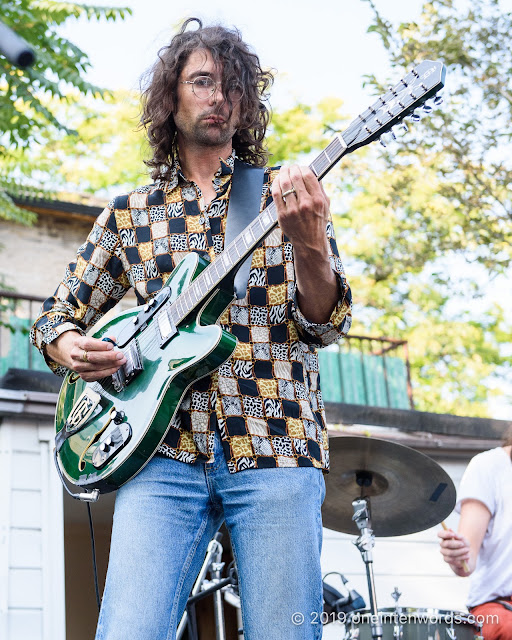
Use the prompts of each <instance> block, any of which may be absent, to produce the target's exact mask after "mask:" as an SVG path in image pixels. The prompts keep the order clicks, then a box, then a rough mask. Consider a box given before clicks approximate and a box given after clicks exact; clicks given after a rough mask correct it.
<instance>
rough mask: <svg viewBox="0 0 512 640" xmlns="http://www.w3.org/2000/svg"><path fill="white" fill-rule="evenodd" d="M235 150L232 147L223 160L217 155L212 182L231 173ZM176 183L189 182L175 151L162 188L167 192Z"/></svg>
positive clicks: (216, 181)
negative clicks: (217, 160) (216, 167)
mask: <svg viewBox="0 0 512 640" xmlns="http://www.w3.org/2000/svg"><path fill="white" fill-rule="evenodd" d="M235 157H236V153H235V150H234V149H232V150H231V153H230V154H229V156H228V157H227V158H226V160H224V158H221V157H219V168H218V169H217V171H216V172H215V176H214V178H213V180H214V184H218V183H219V179H220V178H222V177H223V176H229V175H232V174H233V169H234V166H235ZM178 184H190V180H188V178H186V177H185V175H184V174H183V171H182V169H181V165H180V161H179V157H178V154H177V153H176V155H175V158H174V161H173V163H172V166H171V172H170V177H169V179H168V180H166V181H164V183H163V185H162V186H163V188H164V191H166V192H169V191H172V190H173V189H175V188H176V187H177V186H178Z"/></svg>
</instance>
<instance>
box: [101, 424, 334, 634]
mask: <svg viewBox="0 0 512 640" xmlns="http://www.w3.org/2000/svg"><path fill="white" fill-rule="evenodd" d="M214 453H215V460H214V461H213V462H208V463H204V462H196V463H194V464H187V463H184V462H178V461H176V460H171V459H168V458H163V457H155V458H153V459H152V460H151V461H150V462H149V463H148V464H147V466H146V467H145V468H144V469H143V470H142V471H141V472H140V473H139V474H138V475H137V476H136V477H135V478H133V479H132V480H130V482H128V483H127V484H126V485H124V486H123V487H121V489H119V491H118V494H117V497H116V507H115V513H114V525H113V529H112V541H111V548H110V559H109V566H108V573H107V581H106V585H105V592H104V595H103V602H102V606H101V613H100V618H99V622H98V629H97V632H96V640H174V639H175V635H176V628H177V625H178V622H179V620H180V618H181V615H182V613H183V611H184V609H185V605H186V601H187V598H188V595H189V593H190V590H191V588H192V586H193V583H194V581H195V579H196V576H197V574H198V573H199V569H200V568H201V565H202V563H203V560H204V556H205V553H206V548H207V546H208V543H209V541H210V539H211V538H212V537H213V535H214V534H215V532H216V531H217V529H218V527H219V526H220V525H221V523H222V521H223V520H225V521H226V526H227V528H228V530H229V534H230V537H231V542H232V547H233V553H234V556H235V560H236V563H237V567H238V574H239V589H240V601H241V607H242V620H243V626H244V639H245V640H263V639H265V640H267V639H268V640H313V639H315V640H316V639H318V638H321V636H322V625H321V624H320V612H321V611H322V605H323V600H322V578H321V568H320V551H321V545H322V522H321V513H320V507H321V504H322V501H323V499H324V494H325V485H324V480H323V475H322V472H321V471H320V470H319V469H315V468H313V467H302V468H278V469H250V470H246V471H241V472H238V473H236V474H230V473H229V471H228V468H227V464H226V461H225V458H224V454H223V452H222V447H221V442H220V437H219V434H218V433H216V442H215V451H214ZM294 614H295V615H294Z"/></svg>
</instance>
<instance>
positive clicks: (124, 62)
mask: <svg viewBox="0 0 512 640" xmlns="http://www.w3.org/2000/svg"><path fill="white" fill-rule="evenodd" d="M375 2H376V5H377V7H378V9H379V11H380V12H381V14H382V15H383V16H385V17H386V18H388V19H390V20H391V21H393V22H401V21H409V20H414V19H417V18H418V16H419V15H420V9H421V5H422V3H421V2H420V0H408V2H404V1H403V0H375ZM91 4H92V3H91ZM93 4H95V5H98V4H100V5H109V4H113V5H118V6H119V5H121V4H122V3H120V2H116V1H115V0H111V2H105V1H104V0H95V2H94V3H93ZM126 6H129V7H131V8H132V10H133V15H132V16H129V17H127V18H126V19H125V20H124V21H116V22H108V23H107V22H104V23H100V24H98V23H97V22H96V21H95V20H94V21H92V22H90V23H88V22H87V21H85V20H80V21H79V22H76V21H70V22H69V24H67V25H66V26H65V27H64V29H62V34H63V35H65V36H66V37H68V38H69V39H70V40H71V41H72V42H74V43H75V44H77V45H78V46H80V47H81V48H82V49H83V50H84V51H85V52H86V53H87V54H88V55H89V57H90V60H91V62H92V65H93V67H92V70H91V71H90V72H89V74H88V79H89V80H90V81H91V82H93V83H97V84H99V85H101V86H104V87H108V88H111V89H117V88H125V89H137V88H138V80H139V77H140V75H141V74H142V73H143V72H144V70H145V69H147V68H148V67H149V66H151V64H152V63H153V61H154V60H155V59H156V54H157V52H158V50H159V48H160V47H161V46H163V45H165V44H166V43H167V42H168V41H169V40H170V38H171V37H172V34H173V33H174V31H175V28H176V26H177V25H178V24H179V23H180V22H182V21H183V19H184V18H186V17H191V16H194V17H199V18H201V19H202V20H203V22H204V23H212V22H221V23H222V24H225V25H226V26H229V27H233V26H235V27H237V28H239V29H240V30H241V32H242V36H243V38H244V40H245V41H246V42H248V43H249V44H250V45H251V46H252V47H253V49H254V50H255V51H256V52H257V53H258V55H259V56H260V60H261V62H262V64H263V66H265V67H272V68H274V69H276V70H277V72H278V75H277V78H276V82H275V84H274V89H273V91H272V98H271V105H272V107H273V108H274V109H276V110H281V109H283V108H287V107H288V106H290V105H291V104H293V103H294V102H295V101H296V100H300V101H304V102H306V103H308V104H312V103H315V102H318V101H319V100H320V99H321V98H322V97H325V96H332V95H335V96H337V97H340V98H342V99H343V100H344V102H345V107H346V110H347V111H348V112H349V113H353V114H354V115H356V114H357V113H358V112H359V111H362V110H363V109H364V108H366V106H368V104H369V103H370V102H372V99H371V95H370V94H369V92H368V91H364V89H363V88H362V78H363V76H364V74H368V73H375V74H377V75H378V76H380V77H384V75H385V74H386V73H387V72H388V69H387V66H386V55H385V51H384V48H383V47H382V45H381V44H380V41H379V38H378V36H377V35H376V34H368V33H366V30H367V28H368V26H369V24H370V22H371V16H372V13H371V9H370V6H369V5H368V3H367V2H364V1H363V0H320V2H317V3H316V4H315V3H312V2H311V0H273V2H271V3H269V4H268V5H267V4H266V3H265V4H263V3H253V2H246V1H244V0H223V2H215V1H214V0H194V1H190V0H188V1H187V0H185V1H184V2H179V3H175V2H172V0H171V1H169V0H167V1H165V0H127V2H126ZM383 74H384V75H383ZM392 79H393V80H394V82H393V84H394V83H395V82H398V80H399V78H396V79H394V78H392Z"/></svg>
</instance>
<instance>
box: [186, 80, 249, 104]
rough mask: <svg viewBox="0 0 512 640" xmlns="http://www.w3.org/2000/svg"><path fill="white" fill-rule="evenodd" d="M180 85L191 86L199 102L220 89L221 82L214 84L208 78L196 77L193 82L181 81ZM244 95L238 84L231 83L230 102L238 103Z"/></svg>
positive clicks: (229, 89)
mask: <svg viewBox="0 0 512 640" xmlns="http://www.w3.org/2000/svg"><path fill="white" fill-rule="evenodd" d="M181 84H191V85H192V92H193V93H194V95H195V96H196V97H197V98H199V99H200V100H206V99H207V98H210V97H211V96H213V94H214V93H215V92H216V91H217V89H218V88H219V87H220V88H222V82H216V81H215V80H213V79H212V78H211V77H210V76H197V78H196V79H195V80H181ZM243 95H244V89H243V87H242V85H240V84H238V82H232V83H231V84H230V85H229V88H228V97H229V99H230V100H231V101H232V102H239V101H240V100H241V99H242V96H243Z"/></svg>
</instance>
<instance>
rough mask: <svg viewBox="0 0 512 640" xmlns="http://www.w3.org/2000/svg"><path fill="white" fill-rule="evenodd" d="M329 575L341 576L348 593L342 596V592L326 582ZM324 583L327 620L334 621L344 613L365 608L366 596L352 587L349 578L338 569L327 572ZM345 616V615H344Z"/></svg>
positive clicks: (323, 579)
mask: <svg viewBox="0 0 512 640" xmlns="http://www.w3.org/2000/svg"><path fill="white" fill-rule="evenodd" d="M329 576H339V578H340V579H341V582H342V584H343V587H344V589H345V590H346V592H347V594H346V595H345V596H342V595H341V593H340V592H339V591H338V590H337V589H335V588H334V587H333V586H332V585H331V584H329V583H328V582H326V579H327V578H328V577H329ZM322 584H323V596H324V612H325V613H326V614H327V616H326V620H327V622H323V621H322V622H323V624H328V622H330V621H334V620H336V619H339V618H340V617H342V615H343V614H347V613H350V612H352V611H357V610H358V609H364V608H365V607H366V602H365V601H364V598H363V597H362V596H361V594H360V593H358V592H357V591H356V590H355V589H351V588H350V585H349V582H348V580H347V578H345V576H344V575H343V574H342V573H339V572H338V571H330V572H329V573H326V574H325V575H324V577H323V578H322ZM343 618H344V616H343Z"/></svg>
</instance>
